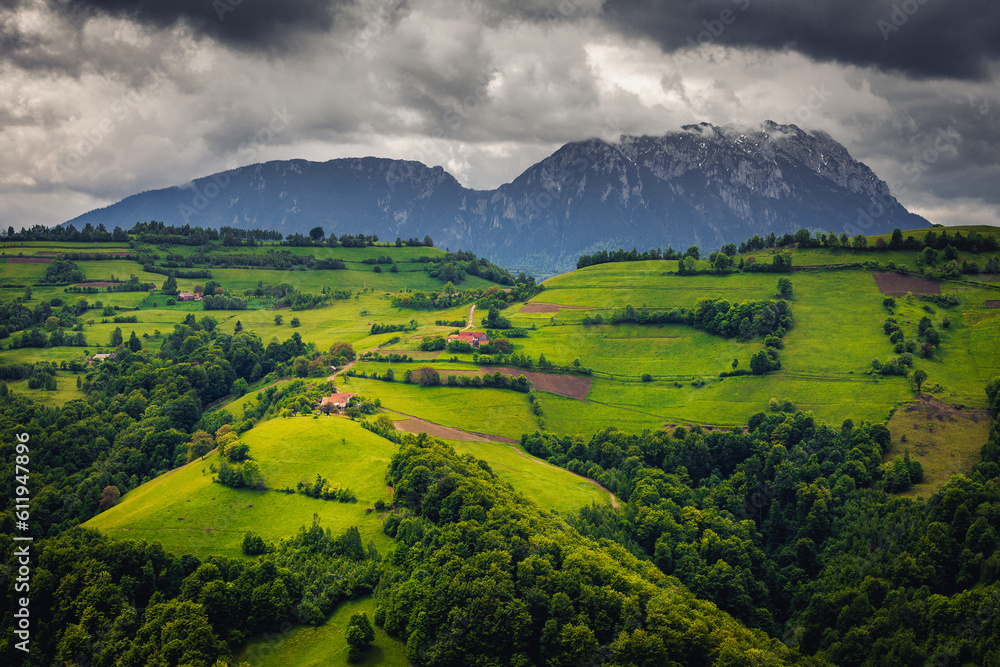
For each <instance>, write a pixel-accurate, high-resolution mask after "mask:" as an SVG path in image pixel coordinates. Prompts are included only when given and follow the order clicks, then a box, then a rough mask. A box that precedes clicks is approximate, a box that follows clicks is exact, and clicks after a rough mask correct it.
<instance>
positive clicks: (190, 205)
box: [69, 121, 928, 273]
mask: <svg viewBox="0 0 1000 667" xmlns="http://www.w3.org/2000/svg"><path fill="white" fill-rule="evenodd" d="M150 219H155V220H161V221H163V222H166V223H168V224H177V225H183V224H191V225H201V226H210V227H219V226H222V225H231V226H235V227H244V228H250V227H264V228H269V229H276V230H279V231H281V232H283V233H285V234H288V233H295V232H298V233H305V232H307V231H308V230H309V229H311V228H312V227H315V226H317V225H319V226H322V227H323V228H324V229H325V230H326V231H327V233H333V234H338V235H339V234H345V233H357V232H360V231H363V232H365V233H368V234H378V235H379V237H381V238H389V239H392V238H395V237H403V238H408V237H423V236H424V235H426V234H429V235H430V236H431V237H433V238H434V240H435V242H436V243H437V245H439V246H442V247H443V246H448V247H451V248H459V247H461V248H464V249H468V250H472V251H474V252H476V253H478V254H481V255H485V256H486V257H488V258H490V259H491V260H493V261H495V262H497V263H500V264H503V265H505V266H508V267H511V268H515V269H521V268H523V269H528V270H533V271H536V272H545V273H551V272H556V271H561V270H565V269H567V268H570V267H572V266H573V264H574V263H575V261H576V258H577V257H578V256H579V255H580V254H581V253H584V252H593V251H595V250H600V249H608V248H616V247H619V246H625V247H631V246H638V247H639V248H640V249H645V248H648V247H654V246H659V247H664V248H665V247H667V246H673V247H674V248H686V247H687V246H689V245H693V244H696V245H699V246H701V247H702V248H704V249H709V250H710V249H715V248H718V247H720V246H721V245H723V244H725V243H728V242H731V241H740V240H742V239H745V238H748V237H750V236H752V235H753V234H768V233H770V232H775V233H776V234H779V235H780V234H783V233H786V232H794V231H795V230H797V229H799V228H801V227H806V228H809V229H814V230H823V231H831V230H832V231H836V232H838V233H840V232H844V231H847V232H848V233H849V234H852V235H853V234H857V233H860V232H862V231H863V232H865V233H868V234H874V233H882V232H887V231H890V230H892V229H893V228H894V227H899V228H902V229H907V228H915V227H923V226H928V222H927V221H926V220H924V219H923V218H921V217H920V216H916V215H913V214H911V213H909V212H907V211H906V209H905V208H903V207H902V206H901V205H900V204H899V203H898V202H897V201H896V200H895V198H893V197H892V195H891V194H890V193H889V189H888V187H887V186H886V184H885V183H884V182H883V181H881V180H880V179H879V178H878V177H877V176H876V175H875V174H874V173H873V172H872V171H871V169H869V168H868V167H867V166H865V165H864V164H862V163H860V162H858V161H857V160H855V159H854V158H852V157H851V156H850V154H849V153H848V152H847V150H846V149H845V148H844V147H843V146H842V145H840V144H839V143H837V142H836V141H834V140H833V139H832V138H830V137H829V136H828V135H826V134H824V133H821V132H804V131H803V130H801V129H799V128H798V127H796V126H794V125H777V124H775V123H772V122H770V121H768V122H765V123H764V124H763V125H761V126H760V127H759V128H754V129H747V128H735V127H732V126H727V127H721V128H720V127H715V126H713V125H709V124H707V123H702V124H700V125H687V126H684V127H683V128H681V130H680V131H677V132H671V133H668V134H666V135H664V136H662V137H648V136H644V137H631V136H623V137H622V138H621V139H620V140H619V141H617V142H614V143H609V142H606V141H602V140H600V139H592V140H589V141H583V142H573V143H569V144H566V145H565V146H563V147H562V148H560V149H559V150H558V151H556V152H555V153H554V154H553V155H551V156H549V157H548V158H546V159H544V160H542V161H541V162H539V163H538V164H535V165H533V166H531V167H530V168H528V169H527V170H526V171H525V172H524V173H522V174H521V175H520V176H518V177H517V178H516V179H514V181H512V182H511V183H507V184H504V185H501V186H500V187H499V188H497V189H495V190H485V191H483V190H471V189H468V188H465V187H463V186H462V185H461V184H460V183H459V182H458V181H457V180H456V179H455V178H454V177H453V176H451V175H450V174H448V173H447V172H445V171H444V170H443V169H442V168H441V167H433V168H432V167H427V166H426V165H423V164H421V163H419V162H410V161H403V160H388V159H381V158H350V159H340V160H331V161H329V162H324V163H316V162H308V161H305V160H289V161H278V162H267V163H263V164H256V165H251V166H248V167H242V168H239V169H235V170H232V171H229V172H222V173H220V174H215V175H213V176H209V177H206V178H200V179H197V180H195V181H193V182H192V183H190V184H188V185H186V186H184V187H173V188H167V189H164V190H156V191H150V192H144V193H141V194H137V195H133V196H131V197H128V198H126V199H124V200H122V201H120V202H118V203H116V204H114V205H112V206H109V207H107V208H104V209H99V210H95V211H91V212H89V213H86V214H84V215H81V216H79V217H78V218H75V219H73V220H70V221H69V223H72V224H74V225H76V226H77V227H81V226H83V225H85V224H86V223H91V224H94V225H97V224H98V223H103V224H104V225H105V226H106V227H108V228H111V227H114V226H121V227H123V228H129V227H131V226H132V225H133V224H134V223H135V222H136V221H140V220H150Z"/></svg>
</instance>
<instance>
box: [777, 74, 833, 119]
mask: <svg viewBox="0 0 1000 667" xmlns="http://www.w3.org/2000/svg"><path fill="white" fill-rule="evenodd" d="M832 98H833V92H831V91H829V90H827V89H826V84H825V83H821V84H819V85H818V86H817V85H816V84H813V85H811V86H809V95H807V96H806V98H805V100H804V101H803V103H802V104H800V105H798V106H797V107H795V108H794V109H793V110H792V111H791V112H790V113H789V114H788V115H787V116H786V117H785V118H783V119H781V120H779V121H777V122H778V123H779V124H781V125H794V124H796V123H804V122H806V121H808V120H809V119H810V118H812V117H813V115H814V114H815V113H816V112H818V111H819V110H820V109H822V108H823V107H824V106H826V103H827V102H829V101H830V100H831V99H832Z"/></svg>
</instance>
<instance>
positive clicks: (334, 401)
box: [319, 394, 356, 410]
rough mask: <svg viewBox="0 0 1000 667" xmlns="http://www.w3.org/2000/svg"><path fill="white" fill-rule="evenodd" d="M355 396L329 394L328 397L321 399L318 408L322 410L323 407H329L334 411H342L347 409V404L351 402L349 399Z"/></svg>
mask: <svg viewBox="0 0 1000 667" xmlns="http://www.w3.org/2000/svg"><path fill="white" fill-rule="evenodd" d="M355 395H356V394H330V395H329V396H324V397H323V400H321V401H320V402H319V407H320V409H322V408H323V406H324V405H329V406H332V407H333V408H334V409H336V410H343V409H344V408H346V407H347V403H348V401H350V400H351V397H352V396H355Z"/></svg>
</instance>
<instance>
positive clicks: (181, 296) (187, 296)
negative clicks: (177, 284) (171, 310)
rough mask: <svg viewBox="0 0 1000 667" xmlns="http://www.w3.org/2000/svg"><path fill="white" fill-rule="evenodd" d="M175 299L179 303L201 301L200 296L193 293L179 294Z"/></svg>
mask: <svg viewBox="0 0 1000 667" xmlns="http://www.w3.org/2000/svg"><path fill="white" fill-rule="evenodd" d="M177 298H178V299H180V300H181V301H201V295H200V294H195V293H194V292H181V293H180V294H178V295H177Z"/></svg>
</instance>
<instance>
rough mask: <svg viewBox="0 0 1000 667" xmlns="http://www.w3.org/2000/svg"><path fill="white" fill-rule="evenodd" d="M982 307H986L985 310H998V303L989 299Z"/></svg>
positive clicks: (999, 306)
mask: <svg viewBox="0 0 1000 667" xmlns="http://www.w3.org/2000/svg"><path fill="white" fill-rule="evenodd" d="M983 305H984V306H986V307H987V308H1000V301H998V300H997V299H990V300H989V301H987V302H986V303H984V304H983Z"/></svg>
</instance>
